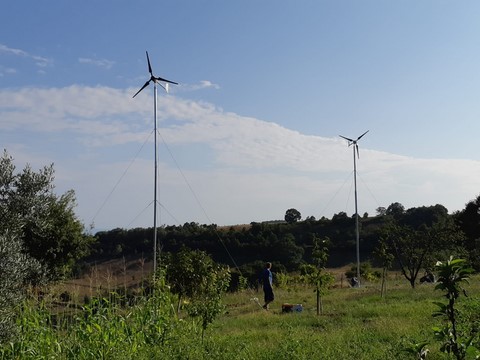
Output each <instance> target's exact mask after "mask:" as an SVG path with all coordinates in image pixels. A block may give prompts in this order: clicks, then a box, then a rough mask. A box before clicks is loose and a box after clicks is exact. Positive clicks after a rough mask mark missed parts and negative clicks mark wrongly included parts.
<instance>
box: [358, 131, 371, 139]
mask: <svg viewBox="0 0 480 360" xmlns="http://www.w3.org/2000/svg"><path fill="white" fill-rule="evenodd" d="M369 131H370V130H367V131H365V132H364V133H363V134H362V135H360V136H359V137H358V138H357V141H358V140H360V139H361V138H362V137H363V135H365V134H366V133H368V132H369Z"/></svg>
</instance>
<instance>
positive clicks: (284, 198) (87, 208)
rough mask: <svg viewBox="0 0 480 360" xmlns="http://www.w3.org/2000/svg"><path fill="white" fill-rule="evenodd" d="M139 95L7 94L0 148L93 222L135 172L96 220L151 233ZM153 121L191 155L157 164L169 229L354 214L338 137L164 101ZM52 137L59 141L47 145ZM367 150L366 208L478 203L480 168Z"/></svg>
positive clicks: (362, 207) (173, 145)
mask: <svg viewBox="0 0 480 360" xmlns="http://www.w3.org/2000/svg"><path fill="white" fill-rule="evenodd" d="M132 93H134V89H125V90H119V89H112V88H108V87H81V86H70V87H66V88H51V89H38V88H28V89H21V90H8V91H7V90H3V91H0V117H1V119H2V121H1V122H0V143H2V145H3V146H4V147H6V148H7V150H9V151H10V152H11V155H12V156H14V158H16V159H17V160H20V161H22V160H24V159H31V161H30V162H32V163H33V164H34V165H35V163H37V164H36V165H37V166H42V165H45V164H48V163H50V162H54V163H55V168H56V170H57V181H58V187H59V189H60V190H62V189H65V190H66V189H70V188H73V189H75V190H76V192H77V197H78V202H79V208H78V212H79V216H80V217H81V218H82V219H83V220H84V221H85V222H86V223H89V222H90V221H91V219H92V217H93V216H94V215H95V214H96V213H97V211H98V209H99V207H100V205H101V204H102V202H103V201H104V199H105V198H106V196H107V195H108V194H109V193H110V191H111V189H112V187H113V186H114V185H115V183H116V182H117V181H118V179H119V178H120V177H121V176H122V174H124V173H125V171H126V169H127V168H128V167H129V166H131V167H130V168H129V169H128V174H127V175H126V176H125V177H124V178H123V179H122V184H121V186H119V187H118V189H116V191H115V194H113V195H112V197H111V198H110V199H109V200H108V203H107V204H106V205H105V208H103V209H102V211H101V212H100V213H99V214H98V216H97V217H96V219H95V222H96V224H97V226H99V227H100V228H111V227H117V226H118V227H126V226H129V225H130V224H131V222H132V220H133V219H135V218H136V217H137V215H138V214H140V213H142V216H139V217H138V222H135V223H133V224H131V226H149V224H150V219H151V215H150V214H149V211H147V212H146V213H145V214H143V212H142V211H143V210H145V207H148V206H149V204H150V205H151V197H152V191H151V189H152V187H153V184H152V182H153V179H152V160H151V147H150V145H151V144H149V146H148V150H147V149H145V153H146V155H144V154H143V153H142V155H141V156H139V157H138V159H136V160H135V162H134V164H133V165H129V164H130V161H131V160H132V158H133V157H134V154H135V153H136V151H137V150H138V149H139V148H141V147H143V146H145V141H146V140H148V141H150V142H151V141H152V139H151V132H152V116H153V115H152V101H151V97H150V96H139V97H136V98H135V99H132V98H131V95H132ZM158 118H159V129H160V133H161V135H162V136H161V139H163V140H165V142H166V143H167V144H168V146H169V148H170V149H171V151H172V153H173V155H174V156H175V155H176V153H175V151H176V150H182V151H183V152H184V153H186V154H187V155H186V157H185V159H184V160H183V161H180V162H177V163H178V164H179V165H180V166H181V172H179V170H178V169H177V168H176V167H175V162H172V161H171V160H170V159H169V154H168V153H162V157H160V166H159V168H160V169H159V174H160V184H159V187H160V194H161V195H160V202H161V203H162V204H163V205H164V206H165V208H166V209H167V210H168V213H170V214H172V215H173V216H174V219H172V218H171V217H170V216H169V215H168V213H166V214H165V218H164V221H166V222H169V223H172V222H173V223H175V222H176V221H179V222H180V223H183V222H186V221H198V222H210V221H212V222H215V223H218V224H235V223H244V222H251V221H262V220H271V219H280V218H282V217H283V215H284V213H285V210H286V209H287V208H291V207H295V208H297V209H298V210H299V211H300V212H301V213H302V214H303V215H304V217H305V216H309V215H314V216H315V217H320V216H327V217H330V216H331V215H332V214H333V213H336V212H339V211H346V212H347V213H349V214H351V213H353V191H352V181H351V179H352V172H353V161H352V150H351V148H349V147H348V146H347V143H346V141H344V140H342V139H340V138H325V137H319V136H307V135H304V134H301V133H299V132H298V131H294V130H291V129H286V128H284V127H281V126H279V125H277V124H275V123H269V122H265V121H262V120H259V119H255V118H249V117H244V116H241V115H238V114H234V113H229V112H225V111H224V110H222V109H221V108H218V107H216V106H214V105H212V104H209V103H204V102H196V101H192V100H185V99H180V98H177V97H174V96H169V95H162V96H159V98H158ZM369 136H374V131H372V132H371V134H369ZM52 141H53V142H54V143H56V144H58V145H55V147H54V148H53V149H52V150H50V148H52V147H53V145H51V144H52ZM58 146H60V147H59V148H58ZM360 146H361V158H360V159H359V161H358V175H359V176H358V188H359V189H358V190H359V212H360V213H363V212H365V211H367V212H369V213H374V210H375V209H376V208H377V207H378V206H388V205H389V204H391V203H392V202H396V201H398V202H400V203H402V204H404V206H405V207H407V208H408V207H413V206H422V205H434V204H436V203H440V204H443V205H445V206H446V207H447V208H448V209H449V210H451V211H453V210H459V209H461V208H463V206H464V204H465V203H466V202H467V201H469V200H470V199H473V198H474V197H476V196H477V192H478V184H477V183H476V181H475V179H478V178H480V164H479V163H478V162H476V161H467V160H444V159H433V160H432V159H415V158H411V157H406V156H401V155H396V154H390V153H386V152H382V151H377V150H373V149H368V148H364V147H362V144H360ZM10 149H11V150H10ZM47 149H49V150H48V151H47ZM127 149H128V150H127ZM21 166H22V164H19V165H18V167H21ZM183 176H185V178H186V179H187V181H188V184H185V182H184V177H183ZM190 189H193V191H194V192H195V193H194V194H192V193H191V190H190ZM196 198H198V199H199V200H200V201H201V204H200V205H201V206H199V204H198V203H196ZM202 208H204V209H205V210H206V211H207V214H204V213H203V210H202Z"/></svg>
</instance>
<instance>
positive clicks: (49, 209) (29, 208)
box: [0, 150, 93, 279]
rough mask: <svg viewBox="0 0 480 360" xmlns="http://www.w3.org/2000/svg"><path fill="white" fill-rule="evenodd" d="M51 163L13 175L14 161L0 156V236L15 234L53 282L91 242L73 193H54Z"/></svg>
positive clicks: (4, 155) (65, 273)
mask: <svg viewBox="0 0 480 360" xmlns="http://www.w3.org/2000/svg"><path fill="white" fill-rule="evenodd" d="M54 175H55V172H54V169H53V164H51V165H49V166H45V167H43V168H41V169H40V170H38V171H34V170H33V169H32V168H31V166H30V165H28V164H27V165H26V166H25V168H24V169H23V170H22V171H20V172H16V169H15V165H14V162H13V158H12V157H11V156H10V155H9V154H8V153H7V151H6V150H4V153H3V156H1V157H0V235H5V234H7V233H9V234H12V235H14V236H15V237H16V238H17V239H18V241H19V242H20V244H21V245H20V248H21V250H22V252H24V253H25V254H27V255H29V256H30V257H32V258H35V259H36V260H38V261H39V262H40V263H41V264H42V265H44V266H45V268H46V269H47V270H48V272H49V276H50V277H51V278H52V279H57V278H60V277H62V276H65V275H67V274H68V273H69V271H70V270H71V269H72V267H73V265H74V264H75V262H76V261H77V260H78V259H80V258H82V257H83V256H85V255H86V254H87V252H88V249H89V245H90V243H91V242H92V241H93V240H92V237H91V236H87V235H85V234H84V227H83V224H82V223H81V222H80V221H79V220H78V218H77V217H76V215H75V212H74V208H75V206H76V198H75V193H74V191H73V190H70V191H67V192H66V193H65V194H62V195H57V194H56V193H55V185H54V178H55V176H54Z"/></svg>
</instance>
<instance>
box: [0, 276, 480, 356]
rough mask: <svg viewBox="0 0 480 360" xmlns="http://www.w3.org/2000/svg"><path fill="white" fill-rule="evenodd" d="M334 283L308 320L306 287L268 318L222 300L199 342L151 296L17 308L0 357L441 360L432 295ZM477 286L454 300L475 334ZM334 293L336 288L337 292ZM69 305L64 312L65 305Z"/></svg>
mask: <svg viewBox="0 0 480 360" xmlns="http://www.w3.org/2000/svg"><path fill="white" fill-rule="evenodd" d="M340 273H341V272H337V283H336V285H335V287H334V288H332V289H331V290H330V291H329V292H328V294H326V295H325V296H324V297H323V313H322V314H321V315H319V316H317V315H316V302H315V293H314V292H313V290H312V289H311V288H309V287H307V286H305V285H300V284H290V285H287V286H285V287H284V288H276V289H275V295H276V299H275V301H274V303H273V304H272V306H271V309H270V310H269V311H265V310H263V309H262V308H261V307H260V306H259V305H258V304H257V303H256V302H255V301H254V300H253V299H254V298H259V301H260V302H262V296H263V294H262V293H261V291H260V292H256V291H254V290H248V291H243V292H239V293H235V294H227V296H226V297H225V304H226V306H227V307H226V312H225V314H223V315H221V316H220V317H218V318H217V319H216V320H215V321H214V322H213V324H211V325H210V326H209V327H208V329H207V331H206V334H205V338H204V339H203V341H202V338H201V328H200V326H199V325H198V323H197V322H195V321H193V320H192V319H189V318H188V317H186V315H182V314H181V315H180V317H179V318H177V317H176V316H175V315H173V314H174V311H173V308H174V304H175V299H174V297H171V296H170V295H168V294H165V293H164V294H162V295H161V296H158V297H157V299H156V301H151V300H143V301H139V302H137V303H135V304H133V305H130V306H128V307H121V306H120V305H118V304H117V303H115V302H112V301H111V299H110V301H109V300H108V299H106V300H105V301H103V302H102V303H101V304H100V303H97V304H90V305H88V306H87V310H86V311H84V312H79V310H78V309H77V310H75V307H73V308H74V310H72V306H68V307H65V308H64V309H63V310H60V311H59V310H58V309H57V311H56V315H55V316H52V315H51V312H50V309H49V308H48V307H47V308H45V307H41V306H40V307H39V306H37V305H36V304H35V303H32V302H30V303H29V304H28V305H27V306H23V307H22V310H21V316H20V318H19V322H20V324H21V333H20V336H19V340H18V341H17V342H14V343H12V344H9V345H7V346H6V347H4V348H3V350H2V352H1V357H0V358H3V359H13V358H14V359H102V358H103V359H229V360H235V359H253V360H254V359H265V360H267V359H342V360H343V359H345V360H347V359H355V360H361V359H369V360H372V359H415V358H416V357H415V355H414V354H410V353H408V352H407V351H406V349H408V348H409V347H412V345H413V344H415V343H420V342H423V341H427V342H428V343H429V345H428V348H429V350H430V353H429V354H428V357H427V359H449V357H448V356H447V355H445V354H443V353H441V352H440V351H439V343H438V342H436V341H435V339H434V336H433V332H432V327H433V326H435V325H440V320H439V319H438V318H433V317H432V313H433V312H434V310H435V309H436V306H435V305H434V303H433V302H434V301H441V302H444V301H445V299H444V298H443V297H442V293H441V292H439V291H435V290H434V285H432V284H428V285H418V287H417V288H416V289H411V288H410V286H409V285H408V283H407V282H406V281H405V280H403V279H402V278H401V277H399V276H398V275H392V276H391V279H390V280H389V282H388V289H387V294H386V296H385V297H384V298H381V297H380V290H379V288H380V285H379V284H377V283H368V284H364V285H363V286H362V287H361V288H349V287H347V285H346V284H342V283H341V282H340V278H339V274H340ZM479 282H480V277H478V276H476V277H473V278H472V279H471V281H470V285H467V286H466V287H467V291H468V293H469V297H467V298H466V297H462V298H461V301H460V305H461V306H462V307H463V309H464V313H465V318H463V320H462V321H463V322H464V323H466V324H469V325H470V324H472V323H473V322H477V324H480V321H479V316H480V284H479ZM342 285H343V286H342ZM282 303H293V304H302V306H303V311H302V312H300V313H282V311H281V305H282ZM69 305H72V304H69Z"/></svg>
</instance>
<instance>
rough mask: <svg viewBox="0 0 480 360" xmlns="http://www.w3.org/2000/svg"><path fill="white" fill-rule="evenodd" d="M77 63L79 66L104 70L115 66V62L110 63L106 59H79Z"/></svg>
mask: <svg viewBox="0 0 480 360" xmlns="http://www.w3.org/2000/svg"><path fill="white" fill-rule="evenodd" d="M78 62H79V63H80V64H88V65H94V66H98V67H101V68H104V69H111V68H112V66H113V65H115V61H111V60H107V59H91V58H79V59H78Z"/></svg>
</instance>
